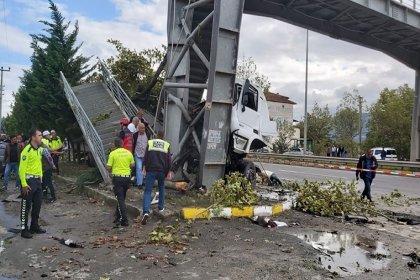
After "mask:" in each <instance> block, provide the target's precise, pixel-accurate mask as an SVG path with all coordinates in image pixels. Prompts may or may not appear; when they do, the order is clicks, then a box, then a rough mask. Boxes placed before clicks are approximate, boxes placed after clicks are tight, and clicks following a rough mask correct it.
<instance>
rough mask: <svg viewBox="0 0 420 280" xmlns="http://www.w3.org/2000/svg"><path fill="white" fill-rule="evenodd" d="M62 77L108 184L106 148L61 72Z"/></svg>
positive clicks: (71, 103) (80, 124)
mask: <svg viewBox="0 0 420 280" xmlns="http://www.w3.org/2000/svg"><path fill="white" fill-rule="evenodd" d="M60 77H61V80H62V81H63V85H64V92H65V94H66V98H67V101H68V102H69V104H70V107H71V109H72V110H73V113H74V116H75V117H76V119H77V122H78V123H79V126H80V129H81V130H82V132H83V135H84V136H85V140H86V142H87V143H88V145H89V148H90V151H91V153H92V155H93V157H94V159H95V161H96V164H97V166H98V169H99V172H100V173H101V175H102V178H103V179H104V181H105V182H106V183H109V182H110V181H111V180H110V177H109V173H108V171H107V170H106V168H105V164H106V155H105V150H104V146H103V144H102V141H101V138H100V137H99V135H98V133H97V132H96V129H95V127H94V126H93V124H92V122H91V121H90V120H89V117H88V116H87V115H86V112H85V110H83V107H82V106H81V105H80V103H79V100H78V99H77V97H76V95H75V94H74V92H73V90H72V88H71V86H70V85H69V83H68V82H67V80H66V77H65V76H64V74H63V73H62V72H61V71H60Z"/></svg>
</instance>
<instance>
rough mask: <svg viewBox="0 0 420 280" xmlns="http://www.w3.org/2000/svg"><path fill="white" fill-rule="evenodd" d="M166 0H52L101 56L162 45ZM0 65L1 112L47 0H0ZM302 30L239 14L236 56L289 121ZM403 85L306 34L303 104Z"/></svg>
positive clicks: (393, 71)
mask: <svg viewBox="0 0 420 280" xmlns="http://www.w3.org/2000/svg"><path fill="white" fill-rule="evenodd" d="M167 1H168V0H88V1H86V0H56V1H55V3H56V4H57V5H58V6H59V8H60V10H61V12H62V13H63V15H64V16H65V17H66V19H67V20H70V21H72V22H73V23H74V22H75V21H76V20H77V21H78V22H79V26H80V34H79V40H80V42H83V48H82V52H83V54H84V55H86V56H88V55H93V56H95V57H96V56H99V57H101V58H104V59H105V58H107V57H109V56H111V55H113V54H115V51H114V50H113V48H112V47H111V46H110V45H109V44H108V43H106V40H107V39H109V38H113V39H117V40H120V41H121V42H122V43H123V44H124V45H126V46H128V47H129V48H133V49H137V50H141V49H144V48H152V47H158V46H160V45H162V44H166V16H167V15H166V12H167ZM0 5H1V6H0V66H3V67H5V68H7V67H10V68H11V72H6V73H5V74H4V84H5V91H4V96H3V107H2V108H3V116H5V115H6V114H7V113H8V112H10V106H11V104H12V103H13V97H12V93H13V92H16V91H17V89H18V88H19V83H20V80H19V77H20V76H22V70H23V69H28V68H29V67H30V56H31V53H32V51H31V48H30V41H31V39H30V36H29V34H37V33H40V32H42V28H43V25H42V24H40V23H38V21H39V20H45V19H49V15H50V14H49V9H48V1H47V0H0ZM305 40H306V30H304V29H302V28H299V27H296V26H293V25H290V24H287V23H283V22H281V21H277V20H273V19H268V18H261V17H255V16H249V15H244V18H243V23H242V31H241V40H240V48H239V49H240V52H239V55H240V57H242V56H246V57H252V58H253V59H254V61H255V62H256V63H257V66H258V71H259V72H261V73H262V74H264V75H266V76H268V77H269V79H270V81H271V84H272V88H271V91H272V92H278V93H281V94H283V95H286V96H289V97H290V99H291V100H293V101H295V102H296V103H297V105H296V106H295V110H294V118H295V119H298V120H300V119H301V118H302V116H303V108H304V89H305V84H304V81H305ZM405 83H407V84H408V85H409V86H411V87H413V86H414V71H413V70H412V69H410V68H408V67H406V66H405V65H403V64H401V63H399V62H398V61H396V60H394V59H392V58H390V57H388V56H386V55H384V54H382V53H380V52H377V51H373V50H369V49H367V48H363V47H359V46H356V45H352V44H349V43H346V42H343V41H338V40H336V39H332V38H329V37H326V36H324V35H320V34H317V33H314V32H310V33H309V85H308V108H309V111H310V110H311V108H312V106H313V104H314V102H315V101H317V102H318V103H319V104H321V105H326V104H328V106H329V107H330V108H331V109H332V110H333V111H334V110H335V107H336V106H337V105H338V103H339V101H340V99H341V97H342V96H343V93H344V92H346V91H351V90H353V89H357V90H358V91H359V93H360V94H361V95H362V96H363V97H364V98H365V99H366V100H367V102H368V104H371V103H372V102H375V100H376V99H377V98H378V96H379V92H380V91H381V89H383V88H385V87H388V88H396V87H398V86H399V85H402V84H405Z"/></svg>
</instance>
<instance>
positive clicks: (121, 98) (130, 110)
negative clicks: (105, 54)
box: [98, 58, 156, 136]
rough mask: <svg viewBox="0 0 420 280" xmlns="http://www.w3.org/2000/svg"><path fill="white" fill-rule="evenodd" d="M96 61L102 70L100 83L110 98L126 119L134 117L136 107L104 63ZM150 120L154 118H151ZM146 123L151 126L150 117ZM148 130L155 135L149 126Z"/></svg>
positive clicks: (136, 110)
mask: <svg viewBox="0 0 420 280" xmlns="http://www.w3.org/2000/svg"><path fill="white" fill-rule="evenodd" d="M98 61H99V65H100V67H101V70H102V82H103V84H104V85H105V86H106V88H107V89H108V90H109V91H110V93H111V97H112V98H113V99H114V101H115V102H116V103H117V105H118V106H119V107H120V109H121V111H122V112H123V113H124V115H125V116H126V117H131V116H136V115H137V112H138V111H139V110H138V108H137V107H136V105H134V103H133V101H131V99H130V97H128V95H127V94H126V93H125V91H124V90H123V89H122V88H121V86H120V84H119V83H118V82H117V80H116V79H115V78H114V76H113V75H112V73H111V71H110V70H109V69H108V66H107V65H106V64H105V62H103V61H102V60H101V59H100V58H98ZM146 115H147V112H145V117H146ZM152 118H154V117H153V116H152ZM147 121H148V122H149V123H150V124H152V122H150V117H149V120H147ZM148 130H149V132H150V134H152V135H154V136H155V135H156V133H155V131H154V130H153V129H152V128H151V127H150V126H148Z"/></svg>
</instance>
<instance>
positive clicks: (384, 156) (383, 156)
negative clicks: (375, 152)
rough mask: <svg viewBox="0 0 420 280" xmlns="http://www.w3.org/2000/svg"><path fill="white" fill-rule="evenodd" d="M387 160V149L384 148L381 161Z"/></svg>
mask: <svg viewBox="0 0 420 280" xmlns="http://www.w3.org/2000/svg"><path fill="white" fill-rule="evenodd" d="M385 159H386V151H385V147H382V151H381V160H385Z"/></svg>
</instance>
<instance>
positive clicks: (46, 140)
mask: <svg viewBox="0 0 420 280" xmlns="http://www.w3.org/2000/svg"><path fill="white" fill-rule="evenodd" d="M41 141H42V143H43V144H44V145H45V146H47V147H48V149H50V148H51V133H50V132H49V131H48V130H44V131H43V132H42V140H41Z"/></svg>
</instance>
